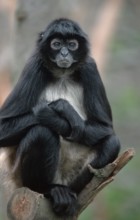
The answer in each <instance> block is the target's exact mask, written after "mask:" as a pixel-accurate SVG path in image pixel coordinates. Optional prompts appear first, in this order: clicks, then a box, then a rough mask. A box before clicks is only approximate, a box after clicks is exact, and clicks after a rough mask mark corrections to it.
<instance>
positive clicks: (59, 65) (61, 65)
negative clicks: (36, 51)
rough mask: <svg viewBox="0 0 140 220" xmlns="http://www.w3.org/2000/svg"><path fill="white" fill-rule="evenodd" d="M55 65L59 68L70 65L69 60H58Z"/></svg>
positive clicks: (66, 67)
mask: <svg viewBox="0 0 140 220" xmlns="http://www.w3.org/2000/svg"><path fill="white" fill-rule="evenodd" d="M57 66H58V67H60V68H65V69H68V68H70V67H71V62H69V61H67V60H62V61H58V62H57Z"/></svg>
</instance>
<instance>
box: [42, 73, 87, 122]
mask: <svg viewBox="0 0 140 220" xmlns="http://www.w3.org/2000/svg"><path fill="white" fill-rule="evenodd" d="M45 98H46V100H47V101H49V102H52V101H56V100H58V99H60V98H61V99H65V100H67V101H68V102H69V103H70V104H71V105H72V106H73V107H74V109H75V110H76V111H77V112H78V113H79V115H80V116H81V117H82V118H83V119H86V115H85V111H84V107H83V89H82V87H81V86H80V85H79V84H78V83H76V82H74V81H72V80H71V79H69V78H68V77H67V78H64V77H63V78H62V79H60V80H59V81H57V82H56V83H53V84H51V85H49V86H48V88H47V89H46V94H45Z"/></svg>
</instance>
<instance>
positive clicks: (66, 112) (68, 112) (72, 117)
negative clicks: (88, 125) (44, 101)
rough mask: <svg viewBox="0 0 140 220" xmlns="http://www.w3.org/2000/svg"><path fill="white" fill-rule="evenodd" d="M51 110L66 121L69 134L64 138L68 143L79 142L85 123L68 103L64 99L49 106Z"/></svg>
mask: <svg viewBox="0 0 140 220" xmlns="http://www.w3.org/2000/svg"><path fill="white" fill-rule="evenodd" d="M49 107H51V109H52V110H54V111H55V112H56V113H58V114H59V116H60V117H61V118H64V119H65V120H67V121H68V122H69V124H70V126H71V134H70V135H69V136H67V137H66V139H67V140H70V141H79V140H80V138H81V136H82V135H83V131H84V127H85V123H84V121H83V119H82V118H81V117H80V115H79V114H78V113H77V112H76V111H75V109H74V108H73V107H72V105H70V103H69V102H68V101H66V100H64V99H58V100H57V101H54V102H51V103H50V104H49Z"/></svg>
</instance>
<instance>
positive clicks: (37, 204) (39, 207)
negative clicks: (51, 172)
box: [7, 149, 135, 220]
mask: <svg viewBox="0 0 140 220" xmlns="http://www.w3.org/2000/svg"><path fill="white" fill-rule="evenodd" d="M134 154H135V151H134V149H128V150H127V151H125V152H124V153H123V154H121V155H120V156H119V157H118V158H117V159H116V160H115V161H114V162H113V163H111V164H108V165H107V166H105V167H104V168H102V169H98V170H96V169H93V168H92V167H91V166H89V169H90V171H91V172H93V173H94V177H93V178H92V180H91V181H90V183H89V184H88V185H87V186H85V188H84V189H83V191H82V192H81V193H80V194H79V196H78V206H77V210H76V213H75V216H73V217H67V216H66V217H58V216H56V215H55V214H54V212H53V210H52V208H51V204H50V202H49V200H47V199H46V198H45V197H44V196H43V195H41V194H38V193H36V192H33V191H31V190H29V189H28V188H25V187H23V188H19V189H17V190H16V191H15V192H14V193H13V195H12V197H11V199H10V200H9V202H8V206H7V213H8V218H9V219H10V220H76V219H78V216H79V215H80V214H81V212H82V211H83V210H84V209H85V208H86V207H87V206H88V205H89V203H91V202H92V201H93V199H94V198H95V196H96V195H97V194H98V193H99V192H100V191H101V190H102V189H103V188H104V187H105V186H106V185H108V184H109V183H110V182H112V181H113V180H114V177H115V175H116V174H117V173H118V172H119V171H120V170H121V169H122V168H123V167H124V166H125V165H126V164H127V163H128V162H129V160H131V159H132V158H133V156H134Z"/></svg>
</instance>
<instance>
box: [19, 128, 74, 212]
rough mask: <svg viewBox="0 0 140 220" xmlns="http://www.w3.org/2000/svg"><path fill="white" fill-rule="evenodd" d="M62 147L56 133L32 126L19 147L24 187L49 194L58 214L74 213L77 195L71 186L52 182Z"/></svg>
mask: <svg viewBox="0 0 140 220" xmlns="http://www.w3.org/2000/svg"><path fill="white" fill-rule="evenodd" d="M59 150H60V142H59V136H58V135H57V134H56V133H54V132H52V131H51V130H50V129H48V128H46V127H43V126H35V127H33V128H31V129H30V131H29V132H28V134H27V135H26V136H25V138H24V139H23V140H22V142H21V143H20V147H19V150H18V155H19V157H20V158H21V176H22V181H23V185H24V186H26V187H29V188H30V189H32V190H34V191H37V192H39V193H43V194H44V195H45V196H46V197H48V198H49V199H50V201H51V203H52V207H53V209H54V211H55V212H56V213H57V214H58V215H73V214H74V211H75V208H76V201H77V200H76V196H75V194H74V193H73V192H72V191H71V190H70V189H69V187H66V186H63V185H58V184H55V183H54V182H53V180H54V176H55V174H56V172H57V167H58V159H59ZM18 155H17V156H18Z"/></svg>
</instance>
